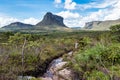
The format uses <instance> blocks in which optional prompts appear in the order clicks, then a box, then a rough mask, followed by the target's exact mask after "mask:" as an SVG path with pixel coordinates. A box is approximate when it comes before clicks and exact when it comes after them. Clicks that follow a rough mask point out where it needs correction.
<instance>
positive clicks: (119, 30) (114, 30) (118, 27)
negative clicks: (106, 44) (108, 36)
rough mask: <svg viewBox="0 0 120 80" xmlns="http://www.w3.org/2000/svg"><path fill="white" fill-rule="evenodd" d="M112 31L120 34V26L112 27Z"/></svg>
mask: <svg viewBox="0 0 120 80" xmlns="http://www.w3.org/2000/svg"><path fill="white" fill-rule="evenodd" d="M110 30H111V31H112V32H120V24H117V25H113V26H111V27H110Z"/></svg>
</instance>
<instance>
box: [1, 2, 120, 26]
mask: <svg viewBox="0 0 120 80" xmlns="http://www.w3.org/2000/svg"><path fill="white" fill-rule="evenodd" d="M47 12H52V13H53V14H56V15H59V16H62V17H63V18H64V23H65V25H67V26H68V27H84V25H85V23H86V22H90V21H104V20H115V19H119V18H120V0H0V27H3V26H5V25H8V24H10V23H13V22H18V21H19V22H23V23H26V24H33V25H35V24H37V23H38V22H40V21H41V20H42V19H43V16H44V15H45V14H46V13H47Z"/></svg>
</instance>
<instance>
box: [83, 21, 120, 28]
mask: <svg viewBox="0 0 120 80" xmlns="http://www.w3.org/2000/svg"><path fill="white" fill-rule="evenodd" d="M116 24H120V19H117V20H107V21H92V22H87V23H86V24H85V26H84V29H86V30H109V28H110V26H112V25H116Z"/></svg>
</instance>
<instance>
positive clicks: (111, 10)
mask: <svg viewBox="0 0 120 80" xmlns="http://www.w3.org/2000/svg"><path fill="white" fill-rule="evenodd" d="M71 2H72V0H67V2H66V4H67V3H71ZM80 6H81V8H82V9H88V8H90V9H93V8H98V11H94V12H93V11H91V12H88V13H86V14H85V15H83V14H80V13H78V12H74V13H73V12H72V11H61V12H59V13H57V14H58V15H60V16H62V17H64V18H65V20H64V22H65V24H66V25H67V26H69V27H84V25H85V23H86V22H90V21H104V20H115V19H118V18H120V0H111V1H110V0H104V1H103V2H101V3H98V2H97V3H89V4H83V5H79V6H78V4H77V8H78V7H79V8H80Z"/></svg>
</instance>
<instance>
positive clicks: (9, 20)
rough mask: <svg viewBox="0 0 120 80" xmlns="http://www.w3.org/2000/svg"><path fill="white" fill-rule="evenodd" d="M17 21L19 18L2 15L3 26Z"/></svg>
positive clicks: (0, 22)
mask: <svg viewBox="0 0 120 80" xmlns="http://www.w3.org/2000/svg"><path fill="white" fill-rule="evenodd" d="M16 21H18V19H16V18H12V17H6V16H4V17H2V16H0V27H3V26H5V25H8V24H10V23H12V22H16Z"/></svg>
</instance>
